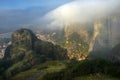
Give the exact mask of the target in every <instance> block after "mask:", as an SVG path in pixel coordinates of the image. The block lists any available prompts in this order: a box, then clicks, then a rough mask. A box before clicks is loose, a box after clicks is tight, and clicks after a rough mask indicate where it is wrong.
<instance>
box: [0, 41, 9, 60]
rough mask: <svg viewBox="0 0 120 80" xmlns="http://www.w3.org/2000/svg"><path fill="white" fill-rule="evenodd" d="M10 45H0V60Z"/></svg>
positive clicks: (6, 43)
mask: <svg viewBox="0 0 120 80" xmlns="http://www.w3.org/2000/svg"><path fill="white" fill-rule="evenodd" d="M10 44H11V42H4V43H0V59H1V58H3V57H4V54H5V50H6V48H7V47H8V45H10Z"/></svg>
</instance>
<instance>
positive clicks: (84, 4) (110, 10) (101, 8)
mask: <svg viewBox="0 0 120 80" xmlns="http://www.w3.org/2000/svg"><path fill="white" fill-rule="evenodd" d="M119 7H120V1H118V0H74V1H72V2H70V3H67V4H65V5H62V6H60V7H58V8H57V9H55V10H53V11H51V12H49V13H48V14H46V15H45V16H44V17H43V18H42V20H43V19H45V20H44V21H46V22H48V23H49V24H48V25H51V26H59V27H61V25H60V24H70V23H86V22H87V23H88V22H93V21H95V20H100V19H103V18H106V17H109V16H114V15H119V14H120V11H119Z"/></svg>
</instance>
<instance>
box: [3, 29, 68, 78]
mask: <svg viewBox="0 0 120 80" xmlns="http://www.w3.org/2000/svg"><path fill="white" fill-rule="evenodd" d="M66 53H67V51H66V50H65V49H63V48H61V47H60V46H58V45H53V44H52V43H50V42H44V41H42V40H39V39H38V38H37V37H36V36H35V34H34V33H33V32H32V31H31V30H28V29H20V30H17V31H15V32H14V33H13V34H12V44H11V45H10V46H9V47H8V48H7V49H6V53H5V56H4V58H3V64H1V69H2V72H5V75H6V77H11V76H13V75H15V74H16V73H19V72H21V71H25V70H27V69H30V68H31V67H32V66H34V65H36V64H40V63H43V62H45V61H50V60H65V59H68V57H67V54H66ZM4 62H6V63H11V64H10V65H9V66H7V67H4V66H6V65H7V64H5V63H4Z"/></svg>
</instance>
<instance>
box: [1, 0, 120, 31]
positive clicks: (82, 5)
mask: <svg viewBox="0 0 120 80" xmlns="http://www.w3.org/2000/svg"><path fill="white" fill-rule="evenodd" d="M119 7H120V1H119V0H0V33H2V32H6V31H10V30H13V29H18V28H21V27H27V26H32V27H35V24H38V25H39V26H42V27H43V26H44V27H45V26H50V25H51V26H59V25H61V24H62V23H66V22H67V23H71V22H80V21H88V20H92V19H94V18H96V17H105V16H108V15H111V14H113V13H117V12H118V13H119V10H118V9H119ZM44 24H46V25H44Z"/></svg>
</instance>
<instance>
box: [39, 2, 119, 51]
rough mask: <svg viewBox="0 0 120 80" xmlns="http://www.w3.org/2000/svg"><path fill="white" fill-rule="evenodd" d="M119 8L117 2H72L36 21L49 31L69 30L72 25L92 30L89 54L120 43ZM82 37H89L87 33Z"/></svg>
mask: <svg viewBox="0 0 120 80" xmlns="http://www.w3.org/2000/svg"><path fill="white" fill-rule="evenodd" d="M119 7H120V1H118V0H74V1H72V2H70V3H67V4H64V5H62V6H60V7H58V8H56V9H54V10H52V11H50V12H48V13H47V14H46V15H45V16H44V17H42V18H41V19H39V20H38V21H40V22H42V23H44V24H43V25H44V26H46V27H47V28H49V29H61V28H64V27H66V26H67V27H68V28H69V27H71V26H72V25H74V24H79V25H78V27H81V29H82V27H84V26H82V25H86V26H85V30H86V31H87V30H88V29H90V28H89V27H91V28H93V35H92V38H91V39H89V52H91V51H93V50H100V48H98V46H100V47H102V48H104V47H110V48H112V47H114V46H115V45H117V44H118V43H120V41H118V39H119V38H120V37H119V36H120V34H119V33H118V32H117V31H119V29H120V27H119V24H120V21H119V18H120V11H119ZM109 23H110V24H109ZM40 24H41V23H40ZM87 24H91V25H92V26H89V25H87ZM113 24H114V25H113ZM70 25H71V26H70ZM115 26H116V27H115ZM73 27H74V26H73ZM109 27H111V28H109ZM101 32H102V33H101ZM82 35H89V32H88V33H86V34H82ZM108 36H109V37H108ZM113 36H114V37H113ZM106 41H108V42H106ZM96 42H98V43H96ZM95 45H96V49H94V46H95Z"/></svg>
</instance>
